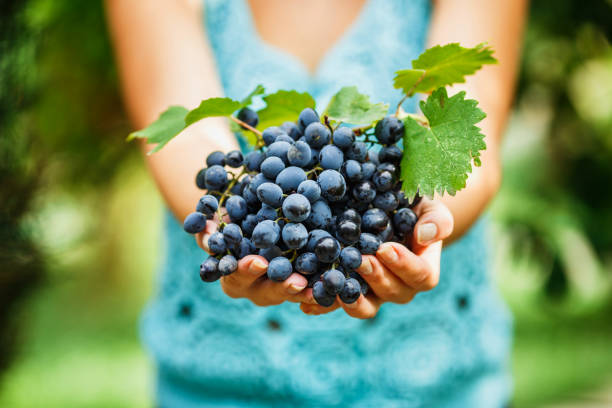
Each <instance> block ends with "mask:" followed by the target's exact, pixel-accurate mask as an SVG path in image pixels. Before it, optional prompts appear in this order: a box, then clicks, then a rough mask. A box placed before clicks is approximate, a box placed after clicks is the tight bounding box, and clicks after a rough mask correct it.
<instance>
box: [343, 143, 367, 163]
mask: <svg viewBox="0 0 612 408" xmlns="http://www.w3.org/2000/svg"><path fill="white" fill-rule="evenodd" d="M367 156H368V147H367V146H366V144H365V143H363V142H353V144H352V145H351V147H349V148H348V149H347V150H346V153H345V157H346V158H347V159H351V160H357V161H358V162H360V163H363V162H365V161H366V157H367Z"/></svg>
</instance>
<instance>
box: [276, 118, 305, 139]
mask: <svg viewBox="0 0 612 408" xmlns="http://www.w3.org/2000/svg"><path fill="white" fill-rule="evenodd" d="M280 128H281V129H282V130H283V131H284V132H285V133H286V134H288V135H289V136H291V138H292V139H293V140H298V139H299V138H300V137H302V132H300V128H299V127H298V125H296V124H295V123H293V122H285V123H283V124H282V125H281V126H280Z"/></svg>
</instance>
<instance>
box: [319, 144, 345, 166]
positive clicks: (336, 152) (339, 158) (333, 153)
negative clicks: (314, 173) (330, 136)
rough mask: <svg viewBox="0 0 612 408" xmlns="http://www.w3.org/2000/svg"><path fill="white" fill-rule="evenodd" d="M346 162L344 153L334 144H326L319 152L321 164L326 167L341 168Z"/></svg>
mask: <svg viewBox="0 0 612 408" xmlns="http://www.w3.org/2000/svg"><path fill="white" fill-rule="evenodd" d="M343 162H344V153H342V150H340V149H339V148H338V147H336V146H334V145H327V146H324V147H323V148H322V149H321V151H320V152H319V164H320V165H321V167H323V168H324V169H333V170H339V169H340V167H341V166H342V163H343Z"/></svg>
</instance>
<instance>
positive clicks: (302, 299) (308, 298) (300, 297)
mask: <svg viewBox="0 0 612 408" xmlns="http://www.w3.org/2000/svg"><path fill="white" fill-rule="evenodd" d="M287 300H288V301H289V302H292V303H305V304H308V305H316V304H317V301H316V300H315V299H314V297H313V296H312V289H311V288H308V287H307V288H306V289H304V290H303V291H301V292H299V293H298V294H297V295H293V296H290V297H288V298H287Z"/></svg>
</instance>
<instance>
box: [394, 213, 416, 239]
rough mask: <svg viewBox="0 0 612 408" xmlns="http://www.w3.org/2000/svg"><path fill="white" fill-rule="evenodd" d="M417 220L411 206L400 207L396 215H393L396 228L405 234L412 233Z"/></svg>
mask: <svg viewBox="0 0 612 408" xmlns="http://www.w3.org/2000/svg"><path fill="white" fill-rule="evenodd" d="M417 221H418V219H417V216H416V214H415V213H414V211H412V210H411V209H410V208H400V209H399V210H397V212H396V213H395V215H393V226H394V227H395V230H396V231H397V232H398V233H399V234H401V235H404V236H409V235H411V234H412V231H413V230H414V226H415V225H416V223H417Z"/></svg>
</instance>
